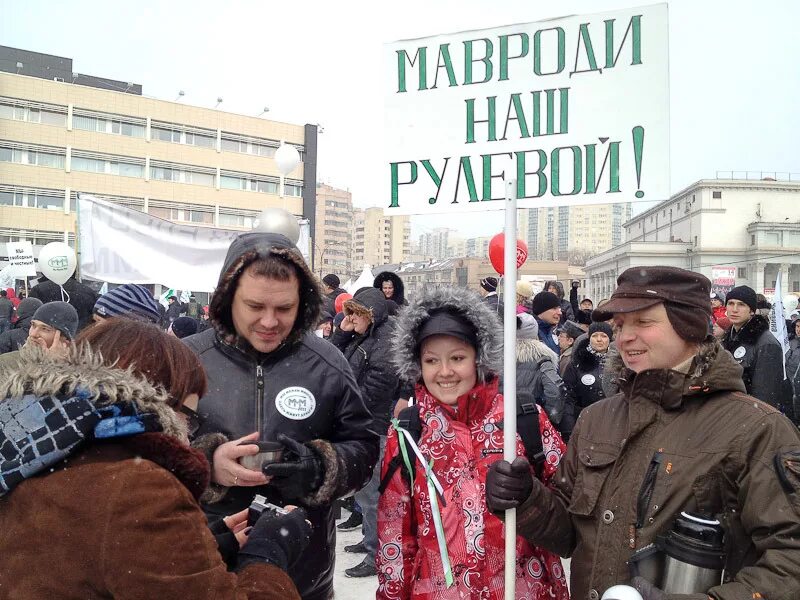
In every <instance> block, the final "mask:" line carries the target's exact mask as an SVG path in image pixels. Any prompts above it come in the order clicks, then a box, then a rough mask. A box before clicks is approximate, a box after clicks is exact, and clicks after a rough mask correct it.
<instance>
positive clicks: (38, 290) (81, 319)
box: [28, 275, 99, 331]
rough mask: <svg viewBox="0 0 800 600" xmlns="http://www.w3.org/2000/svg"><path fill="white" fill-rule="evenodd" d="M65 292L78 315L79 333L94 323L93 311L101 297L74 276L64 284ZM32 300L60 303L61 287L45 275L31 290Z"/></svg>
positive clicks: (44, 302) (29, 295)
mask: <svg viewBox="0 0 800 600" xmlns="http://www.w3.org/2000/svg"><path fill="white" fill-rule="evenodd" d="M63 287H64V291H65V292H66V293H67V294H66V295H65V296H64V298H67V296H68V298H67V302H69V303H70V304H71V305H72V307H73V308H74V309H75V310H76V311H77V313H78V331H80V330H81V329H83V328H84V327H86V326H88V325H90V324H91V323H92V311H93V310H94V304H95V302H97V298H98V297H99V295H98V294H97V292H95V291H94V290H93V289H92V288H90V287H89V286H88V285H86V284H83V283H81V282H80V281H78V280H77V279H75V276H74V275H73V276H72V277H70V278H69V279H67V281H66V282H65V283H64V286H63ZM28 297H30V298H38V299H39V300H41V301H42V303H43V304H47V303H48V302H60V301H61V300H62V299H63V298H62V296H61V287H60V286H59V285H58V284H56V283H53V282H52V281H50V280H49V279H47V278H46V277H45V276H44V275H42V276H41V277H39V279H38V283H37V284H36V285H35V286H33V287H32V288H31V289H30V293H29V294H28Z"/></svg>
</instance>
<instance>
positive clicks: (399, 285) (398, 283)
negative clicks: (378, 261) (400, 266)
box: [372, 271, 406, 306]
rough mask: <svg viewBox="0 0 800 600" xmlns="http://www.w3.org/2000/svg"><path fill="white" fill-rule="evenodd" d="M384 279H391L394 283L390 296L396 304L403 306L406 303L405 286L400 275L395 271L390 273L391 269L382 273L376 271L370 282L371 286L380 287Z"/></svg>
mask: <svg viewBox="0 0 800 600" xmlns="http://www.w3.org/2000/svg"><path fill="white" fill-rule="evenodd" d="M384 281H391V282H392V284H393V285H394V294H393V295H392V297H391V300H393V301H394V302H395V303H396V304H397V305H398V306H403V305H404V304H405V303H406V296H405V294H406V292H405V290H406V287H405V285H403V280H402V279H400V276H399V275H398V274H397V273H392V272H391V271H384V272H383V273H378V275H377V276H376V277H375V281H374V282H373V283H372V287H374V288H377V289H381V286H382V285H383V282H384Z"/></svg>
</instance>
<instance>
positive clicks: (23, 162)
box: [0, 46, 317, 256]
mask: <svg viewBox="0 0 800 600" xmlns="http://www.w3.org/2000/svg"><path fill="white" fill-rule="evenodd" d="M281 141H285V143H287V144H291V145H293V146H294V147H295V148H297V150H298V151H299V153H300V157H301V162H300V164H299V165H298V166H297V167H296V168H295V169H294V171H292V172H291V173H289V174H288V176H287V177H286V178H285V184H284V186H283V190H281V185H280V172H279V170H278V167H277V165H276V163H275V160H274V156H275V151H276V149H277V148H278V147H279V146H280V144H281ZM316 148H317V127H316V126H315V125H305V126H303V125H292V124H288V123H280V122H276V121H270V120H267V119H263V118H257V117H252V116H244V115H238V114H231V113H226V112H222V111H220V110H214V109H211V108H201V107H197V106H189V105H187V104H183V103H181V102H168V101H164V100H156V99H154V98H147V97H144V96H142V95H141V86H140V85H138V84H133V83H127V82H124V81H115V80H112V79H104V78H99V77H92V76H88V75H82V74H78V73H75V72H74V69H73V66H72V60H71V59H69V58H64V57H58V56H50V55H46V54H39V53H36V52H28V51H25V50H18V49H14V48H7V47H3V46H0V242H8V241H19V240H29V241H32V242H33V243H34V248H35V254H38V246H41V245H43V244H47V243H48V242H50V241H66V242H68V243H69V244H71V245H74V244H75V231H76V229H75V221H76V219H75V215H76V204H77V202H76V195H77V193H78V192H85V193H89V194H92V195H94V196H97V197H98V198H102V199H105V200H108V201H110V202H114V203H118V204H123V205H125V206H129V207H132V208H135V209H137V210H141V211H144V212H147V213H149V214H152V215H157V216H159V217H162V218H164V219H168V220H171V221H176V222H184V223H191V224H195V225H202V226H209V227H220V228H227V229H242V230H245V229H249V228H251V227H252V225H253V220H254V218H255V217H256V216H257V215H258V214H259V212H260V211H261V210H262V209H264V208H266V207H281V208H285V209H286V210H288V211H290V212H291V213H293V214H295V215H298V216H300V215H302V216H304V217H305V218H307V219H309V221H310V222H311V223H310V224H311V231H312V232H313V231H314V220H315V212H316V211H315V202H316V160H317V157H316V152H317V150H316ZM281 191H283V193H282V194H281ZM5 249H6V248H5V244H4V243H0V256H5Z"/></svg>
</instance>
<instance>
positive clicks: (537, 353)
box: [517, 338, 558, 365]
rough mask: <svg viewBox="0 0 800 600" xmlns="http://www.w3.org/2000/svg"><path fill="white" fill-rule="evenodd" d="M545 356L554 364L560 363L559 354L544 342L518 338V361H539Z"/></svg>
mask: <svg viewBox="0 0 800 600" xmlns="http://www.w3.org/2000/svg"><path fill="white" fill-rule="evenodd" d="M543 358H549V359H550V360H552V361H553V364H555V365H558V355H557V354H556V353H555V352H553V351H552V350H550V348H548V347H547V346H546V345H545V343H544V342H540V341H539V340H538V339H537V340H531V339H519V338H517V362H518V363H523V362H532V363H538V362H539V361H540V360H542V359H543Z"/></svg>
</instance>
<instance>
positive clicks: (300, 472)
mask: <svg viewBox="0 0 800 600" xmlns="http://www.w3.org/2000/svg"><path fill="white" fill-rule="evenodd" d="M278 441H279V442H280V443H281V444H283V446H284V447H285V448H286V449H287V450H288V452H287V454H286V456H285V458H284V460H283V461H281V462H279V463H272V464H269V465H267V466H266V467H264V475H267V476H268V477H272V480H271V481H270V485H272V486H274V487H275V488H277V490H278V491H279V492H280V494H281V496H282V497H283V499H284V500H300V499H302V498H305V497H307V496H308V495H310V494H311V493H312V492H314V491H316V490H317V488H319V486H320V484H321V483H322V480H323V476H324V474H325V467H324V466H323V464H322V459H321V458H320V457H319V456H318V455H317V453H316V452H314V451H313V450H312V449H311V448H309V447H308V446H306V445H305V444H301V443H300V442H298V441H297V440H294V439H292V438H290V437H289V436H287V435H285V434H283V433H281V434H279V435H278Z"/></svg>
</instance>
